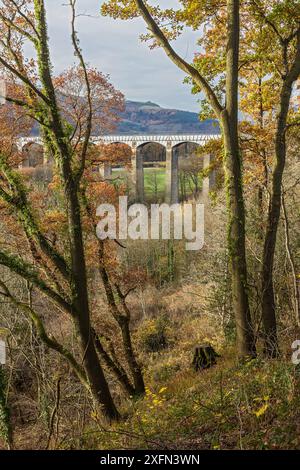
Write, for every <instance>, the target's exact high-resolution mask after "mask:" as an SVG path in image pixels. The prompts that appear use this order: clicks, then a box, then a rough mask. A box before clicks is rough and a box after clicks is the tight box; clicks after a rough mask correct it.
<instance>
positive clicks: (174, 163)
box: [165, 144, 179, 204]
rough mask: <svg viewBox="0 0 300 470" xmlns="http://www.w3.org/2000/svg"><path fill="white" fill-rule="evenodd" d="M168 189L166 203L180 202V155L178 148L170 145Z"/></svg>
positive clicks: (167, 168) (168, 146) (168, 148)
mask: <svg viewBox="0 0 300 470" xmlns="http://www.w3.org/2000/svg"><path fill="white" fill-rule="evenodd" d="M165 184H166V189H165V202H166V203H167V204H176V203H177V202H178V200H179V190H178V154H177V149H176V147H175V148H173V147H172V145H170V144H168V145H167V149H166V183H165Z"/></svg>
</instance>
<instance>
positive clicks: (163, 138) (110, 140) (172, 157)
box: [18, 134, 219, 204]
mask: <svg viewBox="0 0 300 470" xmlns="http://www.w3.org/2000/svg"><path fill="white" fill-rule="evenodd" d="M218 138H219V135H217V134H212V135H204V134H200V135H132V136H130V135H120V136H116V135H108V136H101V137H92V138H91V142H92V143H93V144H100V143H102V144H107V145H109V144H118V143H122V144H127V145H128V146H129V147H130V148H131V150H132V157H131V159H132V170H131V178H132V186H133V188H135V197H136V200H138V201H142V200H143V197H144V159H143V151H142V149H143V147H144V146H145V145H147V144H149V143H155V144H160V145H161V146H162V147H163V148H164V149H165V150H164V151H165V160H166V190H165V199H166V202H168V203H171V204H172V203H175V202H178V197H179V189H178V186H179V185H178V148H179V146H180V145H181V144H195V145H197V146H198V145H199V146H203V145H205V144H206V143H207V142H208V141H209V140H211V139H218ZM32 144H38V145H39V146H41V147H42V145H43V143H42V140H41V139H40V138H39V137H24V138H21V139H19V141H18V148H19V151H22V152H23V151H24V149H26V148H28V147H30V145H32ZM210 161H211V156H210V155H209V154H207V155H205V156H204V159H203V168H204V169H205V168H207V167H208V166H209V165H210ZM46 163H47V160H46V157H44V153H43V156H42V157H41V159H40V161H38V163H36V162H35V163H30V160H29V159H27V161H26V160H24V161H23V163H22V164H21V167H22V166H27V167H28V166H37V165H41V164H46ZM99 171H100V173H101V174H102V176H103V177H104V178H109V177H110V176H111V174H112V168H111V165H110V164H109V163H104V164H102V165H101V166H100V168H99ZM213 182H214V175H213V173H212V174H211V175H210V176H209V177H207V178H205V179H204V181H203V187H202V193H203V196H206V195H207V194H208V191H209V188H210V187H211V186H212V185H213Z"/></svg>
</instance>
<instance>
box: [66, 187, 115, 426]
mask: <svg viewBox="0 0 300 470" xmlns="http://www.w3.org/2000/svg"><path fill="white" fill-rule="evenodd" d="M66 193H67V199H68V205H69V214H68V215H69V232H70V244H71V258H72V276H73V278H72V280H71V286H72V299H73V306H74V312H73V317H74V322H75V327H76V330H77V333H78V337H79V339H80V344H81V351H82V361H83V366H84V369H85V371H86V374H87V377H88V379H89V383H90V387H91V392H92V395H93V398H94V400H95V403H96V405H98V406H100V408H101V409H102V411H103V413H104V415H105V416H106V417H107V418H109V419H112V420H114V419H118V418H119V413H118V410H117V409H116V406H115V404H114V402H113V399H112V396H111V393H110V390H109V387H108V384H107V381H106V379H105V376H104V372H103V369H102V367H101V364H100V361H99V357H98V355H97V352H96V348H95V343H94V338H93V334H92V329H91V325H90V312H89V302H88V289H87V276H86V265H85V256H84V247H83V240H82V228H81V217H80V205H79V201H78V195H77V192H76V188H70V189H69V190H67V191H66Z"/></svg>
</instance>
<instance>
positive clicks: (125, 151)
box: [99, 141, 132, 178]
mask: <svg viewBox="0 0 300 470" xmlns="http://www.w3.org/2000/svg"><path fill="white" fill-rule="evenodd" d="M103 148H104V151H105V152H107V155H106V157H107V161H105V160H104V161H103V163H101V164H100V167H99V171H100V174H101V175H102V177H104V178H110V177H111V176H112V171H113V170H114V171H118V170H120V169H124V168H126V167H129V166H130V164H131V158H132V148H131V146H130V145H129V143H127V142H122V141H115V142H108V143H106V144H104V146H103Z"/></svg>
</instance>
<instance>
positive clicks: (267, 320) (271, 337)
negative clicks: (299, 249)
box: [261, 29, 300, 357]
mask: <svg viewBox="0 0 300 470" xmlns="http://www.w3.org/2000/svg"><path fill="white" fill-rule="evenodd" d="M283 47H287V46H285V45H284V46H283ZM284 56H285V57H286V54H284ZM285 69H286V74H285V76H284V77H283V84H282V87H281V92H280V101H279V112H278V115H277V126H276V137H275V155H276V162H275V167H274V170H273V177H272V195H271V198H270V202H269V211H268V220H267V227H266V234H265V241H264V249H263V267H262V273H261V282H262V319H263V325H264V335H265V346H264V351H265V354H266V355H267V356H269V357H276V356H277V355H278V353H279V348H278V339H277V327H276V304H275V296H274V279H273V269H274V255H275V248H276V238H277V231H278V225H279V218H280V208H281V191H282V179H283V172H284V167H285V161H286V129H287V127H286V126H287V117H288V111H289V105H290V99H291V94H292V87H293V83H294V82H295V80H297V78H298V77H299V74H300V29H299V30H298V33H297V52H296V56H295V59H294V62H293V64H292V66H291V67H290V69H289V70H288V64H285Z"/></svg>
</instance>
